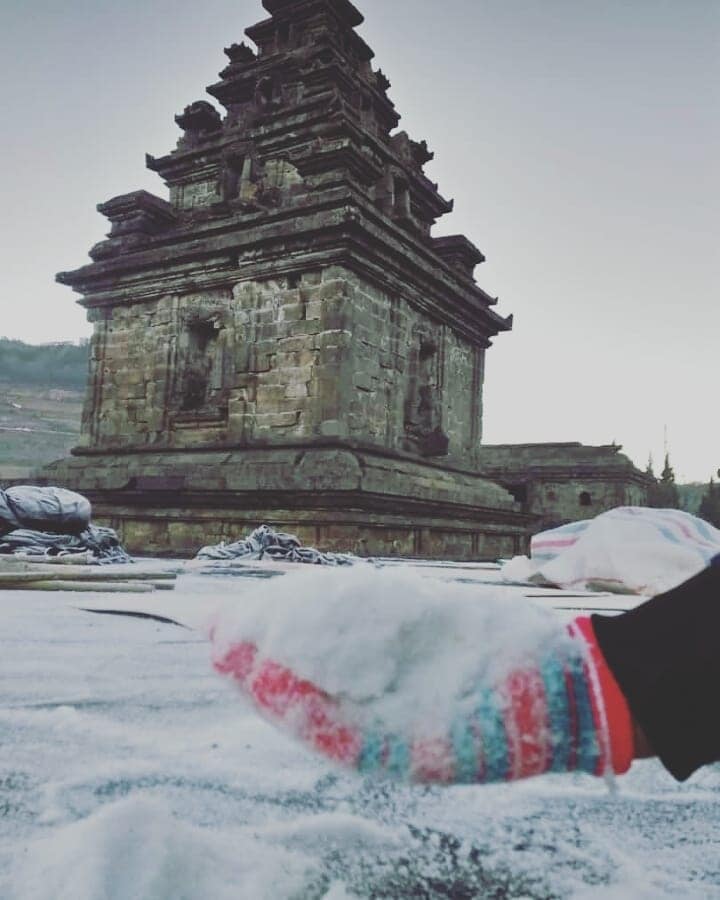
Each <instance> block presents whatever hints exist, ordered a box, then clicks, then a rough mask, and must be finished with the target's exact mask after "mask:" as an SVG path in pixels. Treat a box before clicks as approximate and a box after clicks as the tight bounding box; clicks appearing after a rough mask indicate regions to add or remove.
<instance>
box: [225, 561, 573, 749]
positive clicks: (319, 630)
mask: <svg viewBox="0 0 720 900" xmlns="http://www.w3.org/2000/svg"><path fill="white" fill-rule="evenodd" d="M212 635H213V644H214V658H215V661H216V664H217V663H220V664H221V667H222V660H224V659H227V658H228V654H231V653H232V652H233V648H235V649H236V650H238V648H240V652H246V658H245V660H244V662H243V663H242V664H243V665H246V666H247V667H248V669H250V668H252V667H253V666H256V665H258V664H259V663H260V661H272V663H273V664H277V666H279V667H282V668H284V669H285V670H289V671H290V672H291V673H292V675H293V676H294V677H296V678H297V679H300V680H303V681H306V682H310V683H311V684H312V685H314V686H316V687H317V688H319V689H320V690H321V691H322V692H325V693H326V694H327V695H329V696H330V697H332V698H333V700H334V701H337V703H338V708H339V710H340V713H341V715H342V716H343V717H344V718H346V720H347V721H350V722H352V723H356V724H358V725H360V726H364V725H372V724H374V723H382V724H383V725H384V726H386V727H388V728H390V729H392V730H393V731H394V732H398V733H403V734H419V733H424V734H428V733H433V732H437V733H441V732H444V731H445V730H446V729H447V728H448V727H449V726H450V725H451V723H452V722H453V720H455V719H456V718H457V716H458V715H463V714H464V713H470V712H471V711H472V707H473V704H474V703H476V702H477V695H478V690H488V689H489V690H492V689H493V688H494V686H496V685H499V684H501V683H502V682H503V681H504V680H505V679H507V678H508V676H510V675H511V673H513V672H516V671H518V670H522V669H528V668H534V667H535V666H537V665H538V664H539V663H540V662H541V661H542V659H544V658H547V657H548V656H549V655H552V656H554V657H555V658H558V659H562V658H565V659H568V658H569V657H572V656H575V657H576V656H577V654H578V653H579V652H580V651H579V649H578V646H577V644H576V643H575V642H573V641H571V640H570V638H569V637H568V636H567V634H566V632H565V630H564V629H563V628H562V626H561V625H560V624H559V622H558V619H557V617H556V615H555V614H554V613H553V612H552V611H550V610H546V609H542V608H540V607H539V606H536V605H534V604H532V603H530V602H528V601H525V600H522V599H519V598H517V597H513V596H509V595H508V594H507V593H506V592H503V591H502V590H501V589H500V590H498V588H496V587H490V586H488V587H483V586H477V585H473V586H469V585H457V584H447V583H442V582H440V581H436V580H435V579H433V578H428V577H423V576H421V575H419V574H417V573H415V572H408V571H403V570H402V569H391V570H376V569H374V568H373V567H372V566H371V565H369V564H368V565H359V566H357V567H355V568H353V569H350V570H347V569H346V570H343V571H336V570H326V569H324V570H310V571H302V572H298V573H297V574H293V575H288V576H285V577H283V578H278V579H273V580H271V581H268V582H264V583H262V584H261V585H259V586H258V588H257V590H256V591H254V592H253V595H252V596H251V597H247V596H244V597H243V598H242V599H241V600H238V601H237V603H235V604H233V605H232V606H228V607H226V608H225V609H224V610H223V611H222V612H221V613H220V614H218V615H217V617H216V619H215V621H214V622H213V625H212ZM242 648H245V650H244V651H243V650H242ZM248 653H249V654H250V655H247V654H248ZM256 699H257V698H256ZM260 706H261V707H262V704H260ZM266 711H267V710H266ZM271 718H275V719H276V720H277V719H278V718H282V716H277V715H275V716H271ZM283 724H284V725H285V726H286V727H287V728H288V729H289V730H291V731H292V730H293V722H292V721H285V722H284V723H283Z"/></svg>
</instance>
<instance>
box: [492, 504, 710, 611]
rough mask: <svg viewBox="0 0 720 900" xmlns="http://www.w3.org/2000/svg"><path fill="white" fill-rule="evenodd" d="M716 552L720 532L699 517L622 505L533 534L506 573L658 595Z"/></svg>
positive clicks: (523, 578)
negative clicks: (527, 549)
mask: <svg viewBox="0 0 720 900" xmlns="http://www.w3.org/2000/svg"><path fill="white" fill-rule="evenodd" d="M718 554H720V531H719V530H718V529H717V528H714V527H713V526H712V525H710V524H708V523H707V522H705V521H703V520H702V519H698V518H697V517H696V516H691V515H690V514H689V513H685V512H681V511H680V510H678V509H646V508H644V507H636V506H621V507H618V508H617V509H611V510H609V512H605V513H602V514H601V515H599V516H597V517H596V518H594V519H586V520H584V521H581V522H573V523H572V524H570V525H562V526H561V527H559V528H553V529H552V530H551V531H543V532H541V533H540V534H537V535H535V537H533V538H532V540H531V541H530V559H528V558H527V557H526V556H516V557H515V558H514V559H512V560H510V561H509V562H508V563H506V564H505V566H503V569H502V576H503V578H505V579H506V580H508V581H533V582H535V583H543V584H552V585H557V586H558V587H562V588H574V589H581V590H603V591H616V592H618V593H632V594H646V595H648V596H654V595H655V594H660V593H662V592H663V591H668V590H670V589H671V588H673V587H676V586H677V585H678V584H682V582H683V581H686V580H687V579H688V578H691V577H692V576H693V575H696V574H697V573H698V572H700V571H702V570H703V569H704V568H705V567H706V566H707V565H708V564H709V563H710V560H711V559H712V558H713V557H714V556H717V555H718ZM718 599H719V600H720V598H718Z"/></svg>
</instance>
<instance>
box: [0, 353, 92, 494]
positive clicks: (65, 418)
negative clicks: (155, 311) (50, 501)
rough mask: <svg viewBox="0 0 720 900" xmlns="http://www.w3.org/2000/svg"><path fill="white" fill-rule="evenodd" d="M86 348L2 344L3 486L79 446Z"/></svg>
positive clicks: (0, 422) (0, 477)
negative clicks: (5, 482)
mask: <svg viewBox="0 0 720 900" xmlns="http://www.w3.org/2000/svg"><path fill="white" fill-rule="evenodd" d="M87 359H88V345H87V343H84V344H81V345H77V344H46V345H39V346H33V345H31V344H25V343H23V342H22V341H13V340H8V339H7V338H0V485H2V483H3V482H4V481H8V480H11V479H16V478H26V477H28V476H29V475H30V473H31V472H32V470H33V469H36V468H37V467H39V466H42V465H44V464H45V463H48V462H51V461H52V460H54V459H59V458H60V457H62V456H67V454H68V453H69V452H70V449H71V448H72V447H74V446H75V445H76V444H77V443H78V437H79V434H80V416H81V413H82V402H83V397H84V394H85V380H86V378H87Z"/></svg>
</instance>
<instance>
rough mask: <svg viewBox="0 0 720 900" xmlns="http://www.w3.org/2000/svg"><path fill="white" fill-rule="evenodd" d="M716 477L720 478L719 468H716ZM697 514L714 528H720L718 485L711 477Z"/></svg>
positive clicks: (719, 487)
mask: <svg viewBox="0 0 720 900" xmlns="http://www.w3.org/2000/svg"><path fill="white" fill-rule="evenodd" d="M718 478H720V469H718ZM698 515H699V516H700V518H701V519H705V521H706V522H709V523H710V524H711V525H714V526H715V527H716V528H720V486H719V485H716V484H715V482H714V481H713V479H712V478H711V479H710V483H709V484H708V487H707V491H706V493H705V495H704V497H703V498H702V502H701V503H700V509H699V510H698Z"/></svg>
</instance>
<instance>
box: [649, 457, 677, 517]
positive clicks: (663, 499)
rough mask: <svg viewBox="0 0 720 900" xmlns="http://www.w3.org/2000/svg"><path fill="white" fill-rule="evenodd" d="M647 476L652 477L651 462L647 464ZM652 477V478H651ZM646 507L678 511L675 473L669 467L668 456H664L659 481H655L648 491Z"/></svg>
mask: <svg viewBox="0 0 720 900" xmlns="http://www.w3.org/2000/svg"><path fill="white" fill-rule="evenodd" d="M647 474H648V475H652V474H653V473H652V460H651V461H650V463H648V472H647ZM653 477H654V476H653ZM648 506H652V507H654V508H655V509H680V496H679V494H678V489H677V485H676V484H675V472H674V471H673V467H672V466H671V465H670V454H669V453H666V454H665V466H664V468H663V470H662V473H661V475H660V480H659V481H658V480H657V479H655V481H654V483H652V484H651V485H650V487H649V489H648Z"/></svg>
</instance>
